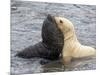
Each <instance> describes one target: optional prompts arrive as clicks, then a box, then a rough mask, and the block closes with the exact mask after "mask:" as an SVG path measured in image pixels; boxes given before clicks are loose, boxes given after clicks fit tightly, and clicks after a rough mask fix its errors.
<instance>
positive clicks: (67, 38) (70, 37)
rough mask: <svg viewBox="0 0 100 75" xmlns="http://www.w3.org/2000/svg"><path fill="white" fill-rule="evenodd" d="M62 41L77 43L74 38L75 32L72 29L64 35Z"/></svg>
mask: <svg viewBox="0 0 100 75" xmlns="http://www.w3.org/2000/svg"><path fill="white" fill-rule="evenodd" d="M64 41H67V42H68V41H70V42H71V41H77V42H78V40H77V37H76V33H75V30H74V29H73V30H72V31H69V32H67V33H65V34H64Z"/></svg>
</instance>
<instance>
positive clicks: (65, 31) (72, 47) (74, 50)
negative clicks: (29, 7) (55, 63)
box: [17, 15, 96, 64]
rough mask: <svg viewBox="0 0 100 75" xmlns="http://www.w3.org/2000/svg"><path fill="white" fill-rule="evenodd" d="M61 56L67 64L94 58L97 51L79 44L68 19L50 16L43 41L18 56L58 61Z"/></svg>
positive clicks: (44, 24) (44, 27)
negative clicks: (81, 59) (90, 57)
mask: <svg viewBox="0 0 100 75" xmlns="http://www.w3.org/2000/svg"><path fill="white" fill-rule="evenodd" d="M60 54H61V55H62V59H63V60H62V62H63V63H64V64H67V63H69V62H70V61H71V59H72V58H82V57H88V56H94V55H95V54H96V50H95V49H94V48H92V47H89V46H83V45H81V44H80V43H79V41H78V40H77V37H76V34H75V29H74V25H73V24H72V23H71V22H70V21H69V20H68V19H66V18H63V17H54V16H51V15H48V16H47V18H46V19H45V20H44V22H43V27H42V41H41V42H39V43H37V44H35V45H34V46H30V47H28V48H25V49H24V50H23V51H21V52H19V53H18V54H17V56H19V57H23V58H32V57H41V58H45V59H49V60H56V59H59V56H60Z"/></svg>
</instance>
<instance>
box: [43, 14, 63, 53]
mask: <svg viewBox="0 0 100 75" xmlns="http://www.w3.org/2000/svg"><path fill="white" fill-rule="evenodd" d="M42 38H43V43H45V44H46V45H47V47H48V48H49V49H53V50H55V51H56V53H55V54H57V53H60V52H61V50H62V48H63V44H64V37H63V33H62V32H61V30H60V28H59V27H58V26H57V23H56V21H55V18H54V16H51V15H50V14H49V15H48V16H47V18H46V19H45V20H44V22H43V27H42ZM57 51H58V52H57ZM59 51H60V52H59Z"/></svg>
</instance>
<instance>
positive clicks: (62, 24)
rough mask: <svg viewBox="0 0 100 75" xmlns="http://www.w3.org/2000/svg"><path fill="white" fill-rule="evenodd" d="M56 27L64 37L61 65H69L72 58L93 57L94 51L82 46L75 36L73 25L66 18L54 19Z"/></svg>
mask: <svg viewBox="0 0 100 75" xmlns="http://www.w3.org/2000/svg"><path fill="white" fill-rule="evenodd" d="M55 20H56V23H57V25H58V27H59V28H60V29H61V31H62V32H63V35H64V46H63V50H62V58H63V63H64V64H68V63H70V61H71V59H72V58H83V57H89V56H95V54H96V50H95V49H94V48H92V47H89V46H84V45H82V44H81V43H80V42H79V41H78V40H77V36H76V34H75V29H74V25H73V24H72V23H71V21H69V20H68V19H66V18H63V17H55Z"/></svg>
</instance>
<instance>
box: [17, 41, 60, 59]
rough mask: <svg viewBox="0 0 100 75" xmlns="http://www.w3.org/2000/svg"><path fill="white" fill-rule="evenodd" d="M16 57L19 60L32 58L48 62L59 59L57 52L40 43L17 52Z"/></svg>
mask: <svg viewBox="0 0 100 75" xmlns="http://www.w3.org/2000/svg"><path fill="white" fill-rule="evenodd" d="M16 56H18V57H21V58H33V57H40V58H45V59H50V60H55V59H58V58H59V52H58V51H56V50H55V51H53V50H52V51H51V50H49V49H48V48H47V47H46V45H45V44H44V43H42V42H39V43H37V44H35V45H34V46H29V47H27V48H25V49H24V50H23V51H21V52H19V53H18V54H17V55H16Z"/></svg>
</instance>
